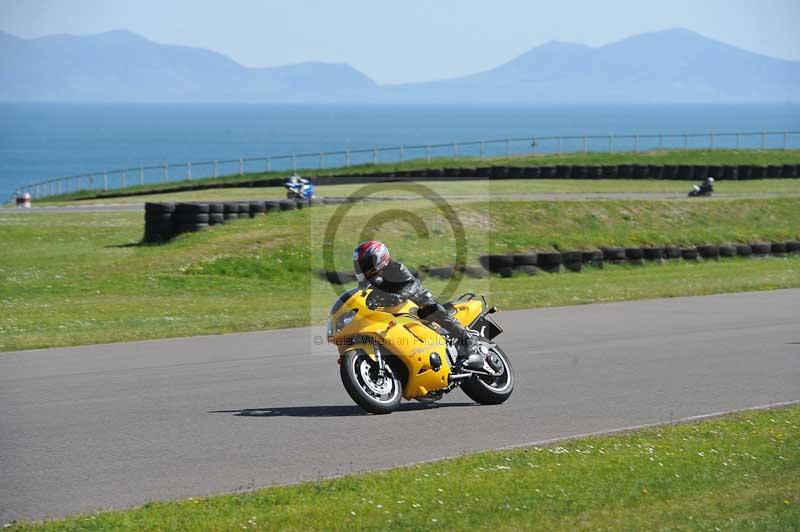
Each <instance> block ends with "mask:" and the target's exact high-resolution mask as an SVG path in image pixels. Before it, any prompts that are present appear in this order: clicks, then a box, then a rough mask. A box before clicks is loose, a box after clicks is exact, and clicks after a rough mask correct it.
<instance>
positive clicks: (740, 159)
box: [50, 150, 800, 201]
mask: <svg viewBox="0 0 800 532" xmlns="http://www.w3.org/2000/svg"><path fill="white" fill-rule="evenodd" d="M798 163H800V150H690V151H654V152H644V153H630V152H627V153H570V154H563V155H536V154H530V155H517V156H513V157H497V158H491V159H488V158H487V159H484V160H480V159H477V158H474V157H456V158H437V159H434V160H432V161H430V162H427V161H425V160H424V159H415V160H410V161H405V162H396V163H387V164H365V165H359V166H351V167H348V168H343V167H342V168H326V169H316V168H307V169H300V170H299V171H300V172H301V173H303V174H306V175H311V176H337V175H360V174H367V173H375V172H387V173H389V172H393V171H398V170H416V169H423V168H430V169H439V168H475V167H477V166H501V165H511V166H537V165H538V166H545V165H554V164H593V165H597V164H612V165H613V164H700V165H722V164H730V165H740V164H754V165H769V164H798ZM286 175H287V172H286V171H280V172H256V173H247V174H244V175H241V176H240V175H228V176H222V177H217V178H202V179H193V180H192V181H180V180H174V181H172V182H170V183H157V184H146V185H134V186H130V187H127V188H125V189H119V190H109V191H102V190H93V191H81V192H77V193H70V194H62V195H59V196H52V197H51V198H50V199H51V200H67V201H71V200H76V199H86V198H93V197H102V198H111V197H116V196H118V195H119V194H120V192H121V191H123V192H124V193H125V194H129V193H152V192H158V191H159V190H165V189H174V188H187V189H188V188H190V187H196V186H198V185H213V184H223V183H224V184H232V183H240V182H242V183H244V182H248V181H252V180H254V179H265V178H278V177H286Z"/></svg>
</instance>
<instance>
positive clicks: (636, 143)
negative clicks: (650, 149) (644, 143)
mask: <svg viewBox="0 0 800 532" xmlns="http://www.w3.org/2000/svg"><path fill="white" fill-rule="evenodd" d="M634 151H635V152H636V153H639V134H638V133H637V134H636V135H634Z"/></svg>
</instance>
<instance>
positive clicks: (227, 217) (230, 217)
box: [222, 212, 239, 220]
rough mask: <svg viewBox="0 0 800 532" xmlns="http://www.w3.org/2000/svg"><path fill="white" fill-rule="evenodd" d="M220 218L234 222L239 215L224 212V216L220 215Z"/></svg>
mask: <svg viewBox="0 0 800 532" xmlns="http://www.w3.org/2000/svg"><path fill="white" fill-rule="evenodd" d="M222 217H223V220H235V219H237V218H239V213H238V212H226V213H225V214H223V215H222Z"/></svg>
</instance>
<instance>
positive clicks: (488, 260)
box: [478, 255, 514, 273]
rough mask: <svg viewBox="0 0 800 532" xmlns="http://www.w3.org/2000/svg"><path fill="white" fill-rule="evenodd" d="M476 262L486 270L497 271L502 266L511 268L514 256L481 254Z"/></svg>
mask: <svg viewBox="0 0 800 532" xmlns="http://www.w3.org/2000/svg"><path fill="white" fill-rule="evenodd" d="M478 262H480V263H481V266H483V268H484V269H485V270H487V271H490V272H492V273H499V271H500V270H501V269H502V268H513V266H514V257H512V256H511V255H481V256H480V257H478Z"/></svg>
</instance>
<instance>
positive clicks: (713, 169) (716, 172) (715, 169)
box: [708, 165, 723, 179]
mask: <svg viewBox="0 0 800 532" xmlns="http://www.w3.org/2000/svg"><path fill="white" fill-rule="evenodd" d="M708 177H713V178H714V179H722V178H723V173H722V166H717V165H714V166H709V167H708Z"/></svg>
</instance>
